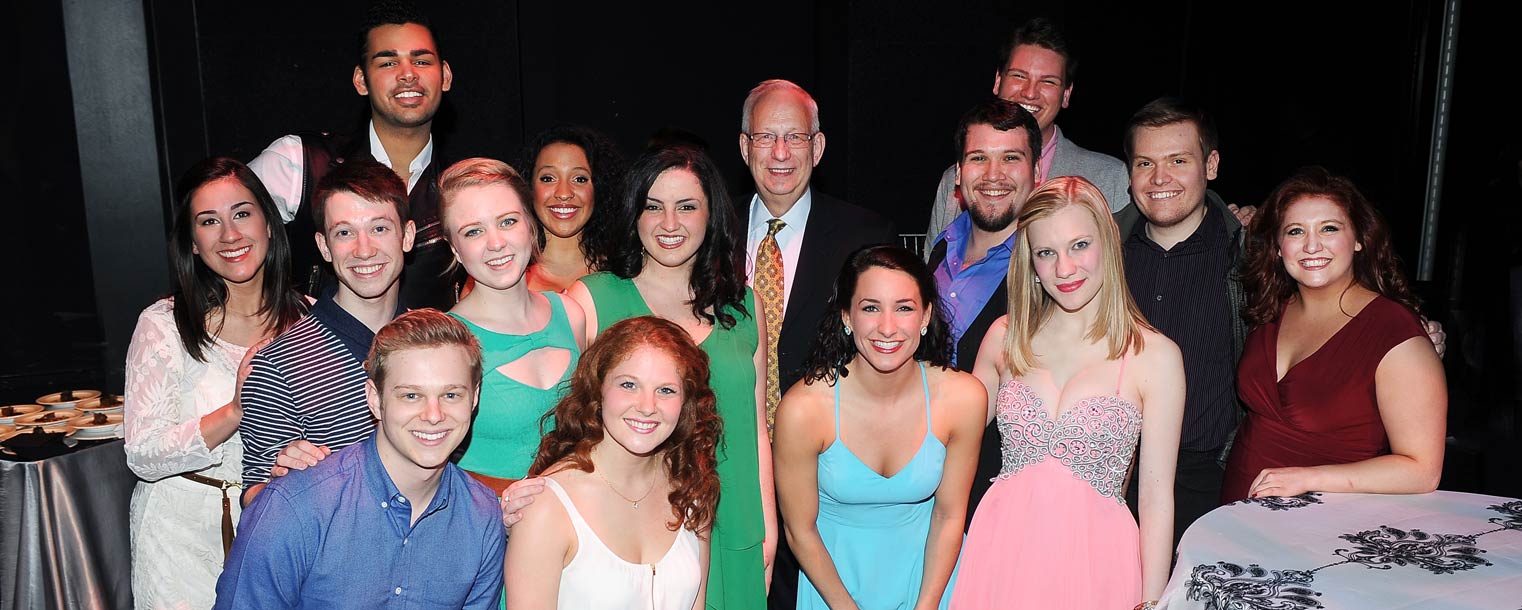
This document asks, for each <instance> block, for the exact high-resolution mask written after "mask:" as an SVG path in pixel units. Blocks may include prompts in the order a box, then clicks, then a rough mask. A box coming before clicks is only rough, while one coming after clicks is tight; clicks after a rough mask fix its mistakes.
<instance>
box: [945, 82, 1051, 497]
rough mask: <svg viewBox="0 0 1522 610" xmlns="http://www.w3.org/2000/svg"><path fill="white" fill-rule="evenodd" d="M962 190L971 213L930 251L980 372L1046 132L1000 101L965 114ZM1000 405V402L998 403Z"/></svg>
mask: <svg viewBox="0 0 1522 610" xmlns="http://www.w3.org/2000/svg"><path fill="white" fill-rule="evenodd" d="M956 142H957V149H958V154H959V156H958V157H957V163H956V165H955V166H954V168H953V169H954V171H955V180H956V185H957V188H959V189H961V192H962V200H963V201H966V202H967V213H966V214H963V215H961V216H958V217H957V218H956V220H953V221H952V222H951V224H950V225H949V226H947V227H946V231H945V232H943V233H942V234H941V239H940V240H939V241H937V242H936V243H935V246H934V247H932V248H931V251H930V266H931V268H932V269H934V271H935V286H936V290H937V291H938V292H940V297H941V307H942V308H943V311H945V312H946V314H947V318H948V320H949V321H950V322H951V334H952V339H953V341H955V343H956V353H955V354H954V358H955V363H956V367H957V368H958V369H961V370H963V371H967V372H972V365H973V363H974V362H976V361H977V359H978V346H979V345H981V344H982V343H983V336H984V335H985V334H987V333H988V327H989V326H990V325H992V324H993V322H994V320H997V319H998V318H999V316H1002V315H1004V314H1005V313H1006V312H1007V311H1008V309H1009V301H1008V297H1007V292H1006V286H1005V277H1006V276H1007V274H1008V271H1009V258H1010V254H1011V251H1012V250H1013V248H1014V244H1015V219H1016V218H1017V217H1018V216H1019V214H1020V208H1021V206H1023V205H1025V198H1026V197H1028V196H1030V193H1031V190H1032V188H1033V183H1034V182H1035V180H1034V177H1035V172H1036V163H1037V158H1038V155H1039V154H1040V151H1041V129H1040V127H1039V126H1038V125H1037V122H1036V119H1035V117H1033V116H1031V113H1030V112H1028V111H1026V110H1025V109H1024V108H1023V107H1021V106H1020V105H1019V104H1016V103H1014V102H1009V101H1005V100H1002V99H997V98H992V99H989V100H988V101H985V102H982V103H980V104H978V105H977V106H974V107H973V108H972V109H971V110H969V111H967V113H966V114H964V115H962V121H961V123H960V125H958V127H957V136H956ZM990 398H992V397H990ZM1000 454H1001V450H1000V446H999V430H998V426H993V425H990V426H988V428H987V430H985V431H984V434H983V449H982V451H981V452H980V453H979V457H978V470H977V475H976V476H975V477H974V478H973V480H972V495H971V496H970V497H969V498H968V503H967V520H968V523H969V524H971V523H972V515H973V511H974V509H975V508H977V505H978V501H979V500H982V499H983V494H984V493H986V492H987V491H988V488H989V486H990V482H989V481H990V480H991V479H992V478H993V477H995V476H997V475H998V474H999V468H1000V466H1001V461H1000Z"/></svg>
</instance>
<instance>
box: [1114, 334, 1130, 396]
mask: <svg viewBox="0 0 1522 610" xmlns="http://www.w3.org/2000/svg"><path fill="white" fill-rule="evenodd" d="M1130 356H1131V346H1129V345H1127V346H1126V350H1125V351H1123V352H1121V353H1120V374H1118V375H1116V376H1115V395H1116V396H1120V387H1121V382H1122V381H1123V380H1124V379H1125V378H1126V358H1128V357H1130Z"/></svg>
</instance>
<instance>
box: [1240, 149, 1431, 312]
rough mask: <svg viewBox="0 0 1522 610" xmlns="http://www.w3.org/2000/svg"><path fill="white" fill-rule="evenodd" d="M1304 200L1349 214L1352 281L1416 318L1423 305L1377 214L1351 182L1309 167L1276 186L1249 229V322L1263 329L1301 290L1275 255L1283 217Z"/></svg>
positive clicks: (1246, 281) (1245, 279)
mask: <svg viewBox="0 0 1522 610" xmlns="http://www.w3.org/2000/svg"><path fill="white" fill-rule="evenodd" d="M1306 197H1324V198H1326V199H1328V200H1330V201H1332V202H1333V203H1336V204H1337V206H1338V207H1340V208H1342V211H1343V212H1344V213H1346V214H1347V215H1348V221H1349V222H1350V223H1351V225H1352V229H1353V234H1354V236H1355V237H1356V239H1357V240H1358V243H1359V245H1361V246H1363V250H1362V251H1360V252H1358V253H1356V254H1354V255H1353V281H1355V282H1357V283H1358V285H1360V286H1363V287H1365V288H1368V289H1369V290H1373V291H1374V292H1377V293H1379V294H1380V296H1383V297H1385V298H1387V299H1390V300H1392V301H1395V302H1396V303H1400V304H1401V305H1404V306H1406V307H1407V308H1408V309H1410V310H1411V311H1414V312H1418V313H1420V305H1421V302H1420V301H1419V300H1417V298H1416V295H1413V294H1412V293H1411V288H1410V286H1409V285H1408V284H1407V283H1406V276H1405V274H1403V273H1401V269H1400V259H1399V257H1397V256H1396V255H1395V247H1394V246H1393V245H1391V243H1390V231H1389V229H1388V228H1387V227H1386V226H1385V222H1384V218H1383V217H1381V216H1380V214H1379V211H1378V210H1375V209H1374V205H1373V204H1372V203H1369V200H1368V199H1367V198H1365V197H1364V196H1363V193H1361V192H1359V190H1358V187H1357V186H1354V185H1353V181H1352V180H1349V179H1347V178H1346V177H1344V176H1338V175H1335V174H1333V173H1331V172H1329V171H1327V170H1326V168H1323V167H1320V166H1311V167H1304V168H1301V169H1299V170H1297V171H1295V173H1294V174H1292V175H1290V177H1289V178H1288V179H1286V180H1285V181H1284V182H1283V183H1281V184H1279V186H1278V188H1275V189H1274V192H1273V194H1271V195H1269V196H1268V201H1266V202H1265V203H1264V204H1263V208H1262V209H1260V210H1258V214H1257V218H1254V219H1253V222H1252V226H1251V227H1249V228H1248V230H1247V266H1246V269H1245V273H1244V274H1243V278H1242V284H1243V287H1244V288H1245V289H1246V291H1247V294H1248V303H1247V311H1246V312H1244V317H1246V318H1247V321H1248V323H1250V324H1252V325H1254V326H1261V325H1263V324H1267V323H1269V322H1272V321H1274V320H1277V319H1278V318H1279V313H1280V312H1281V311H1283V310H1284V304H1285V303H1288V302H1289V300H1290V298H1291V297H1294V296H1295V294H1296V292H1297V291H1298V290H1299V285H1298V284H1296V283H1295V278H1293V277H1290V275H1289V272H1288V271H1285V269H1284V263H1283V261H1281V260H1280V258H1279V256H1278V254H1277V252H1278V250H1279V241H1278V238H1279V229H1280V227H1281V226H1282V225H1283V224H1284V213H1285V212H1286V211H1288V210H1289V207H1290V206H1291V205H1293V204H1294V203H1295V202H1297V201H1299V200H1301V199H1304V198H1306Z"/></svg>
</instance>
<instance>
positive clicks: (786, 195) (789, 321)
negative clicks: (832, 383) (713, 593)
mask: <svg viewBox="0 0 1522 610" xmlns="http://www.w3.org/2000/svg"><path fill="white" fill-rule="evenodd" d="M824 144H825V138H824V133H823V132H821V131H819V105H818V104H816V103H815V102H814V98H813V97H811V96H810V95H809V94H808V92H806V91H804V90H803V89H802V88H801V87H799V86H798V85H795V84H793V83H791V82H788V81H785V80H769V81H766V82H763V83H761V84H759V85H756V88H754V89H752V90H751V92H750V95H749V96H747V97H746V98H745V109H744V112H743V114H742V115H741V119H740V156H741V157H742V158H743V159H745V162H746V164H747V165H749V166H750V175H751V178H753V179H754V180H755V187H756V190H755V192H754V193H753V194H751V195H750V196H748V197H744V198H741V199H739V201H738V203H740V204H741V205H742V206H744V209H746V213H745V226H746V242H745V261H746V264H745V269H746V272H747V274H748V277H749V278H750V280H751V286H752V287H754V288H755V291H756V306H757V307H760V308H762V309H763V310H764V311H765V312H766V318H767V331H768V334H769V336H768V337H767V339H768V343H769V346H768V349H772V350H775V351H774V352H772V353H771V354H769V355H768V359H769V362H768V368H769V369H770V370H769V371H768V377H769V378H770V379H771V380H775V382H773V383H769V384H768V387H767V394H768V396H767V409H766V424H767V428H768V432H770V428H771V426H772V422H773V421H774V415H775V413H776V409H777V400H778V399H779V397H780V394H781V393H782V392H786V391H787V388H788V387H789V386H791V385H792V384H793V383H794V382H796V381H798V379H799V378H800V377H802V375H803V370H802V369H803V365H804V360H805V359H806V357H807V355H808V353H809V347H810V345H811V344H812V343H813V341H814V335H815V334H816V331H817V330H818V328H819V322H820V320H823V319H824V316H825V315H826V314H827V313H828V312H827V303H826V301H827V300H828V299H829V296H830V295H831V294H833V293H834V286H835V276H836V275H837V274H838V273H839V272H840V266H841V264H843V263H844V262H845V260H846V256H848V255H850V254H851V253H852V252H854V251H856V250H857V249H858V248H860V247H862V246H865V245H868V244H876V243H883V242H892V241H894V240H895V239H897V235H896V234H895V233H894V231H893V226H892V224H890V223H889V222H888V221H887V220H886V219H884V218H883V217H882V216H879V215H878V214H876V213H874V212H872V211H870V210H866V209H864V208H861V207H857V206H854V205H851V204H849V203H846V202H844V201H841V200H839V199H836V198H834V197H830V196H828V195H825V194H824V193H819V192H816V191H813V190H811V189H810V188H809V176H810V175H811V174H812V173H813V171H814V166H815V165H818V164H819V160H820V159H821V158H823V156H824ZM774 310H775V311H774ZM779 531H780V530H779ZM779 542H780V541H779ZM797 595H798V564H797V562H796V561H794V560H793V559H792V556H791V554H789V553H788V552H787V551H786V549H785V548H781V545H780V544H779V549H778V553H777V561H776V563H775V570H774V578H773V580H772V587H771V595H770V604H769V605H770V607H772V608H792V607H794V605H795V603H796V600H797Z"/></svg>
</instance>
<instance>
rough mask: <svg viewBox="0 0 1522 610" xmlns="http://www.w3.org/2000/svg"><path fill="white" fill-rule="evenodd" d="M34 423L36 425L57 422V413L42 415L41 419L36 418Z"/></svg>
mask: <svg viewBox="0 0 1522 610" xmlns="http://www.w3.org/2000/svg"><path fill="white" fill-rule="evenodd" d="M36 421H37V422H38V423H41V422H53V421H58V414H57V413H51V412H50V413H43V414H42V417H39V418H37V420H36Z"/></svg>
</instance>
